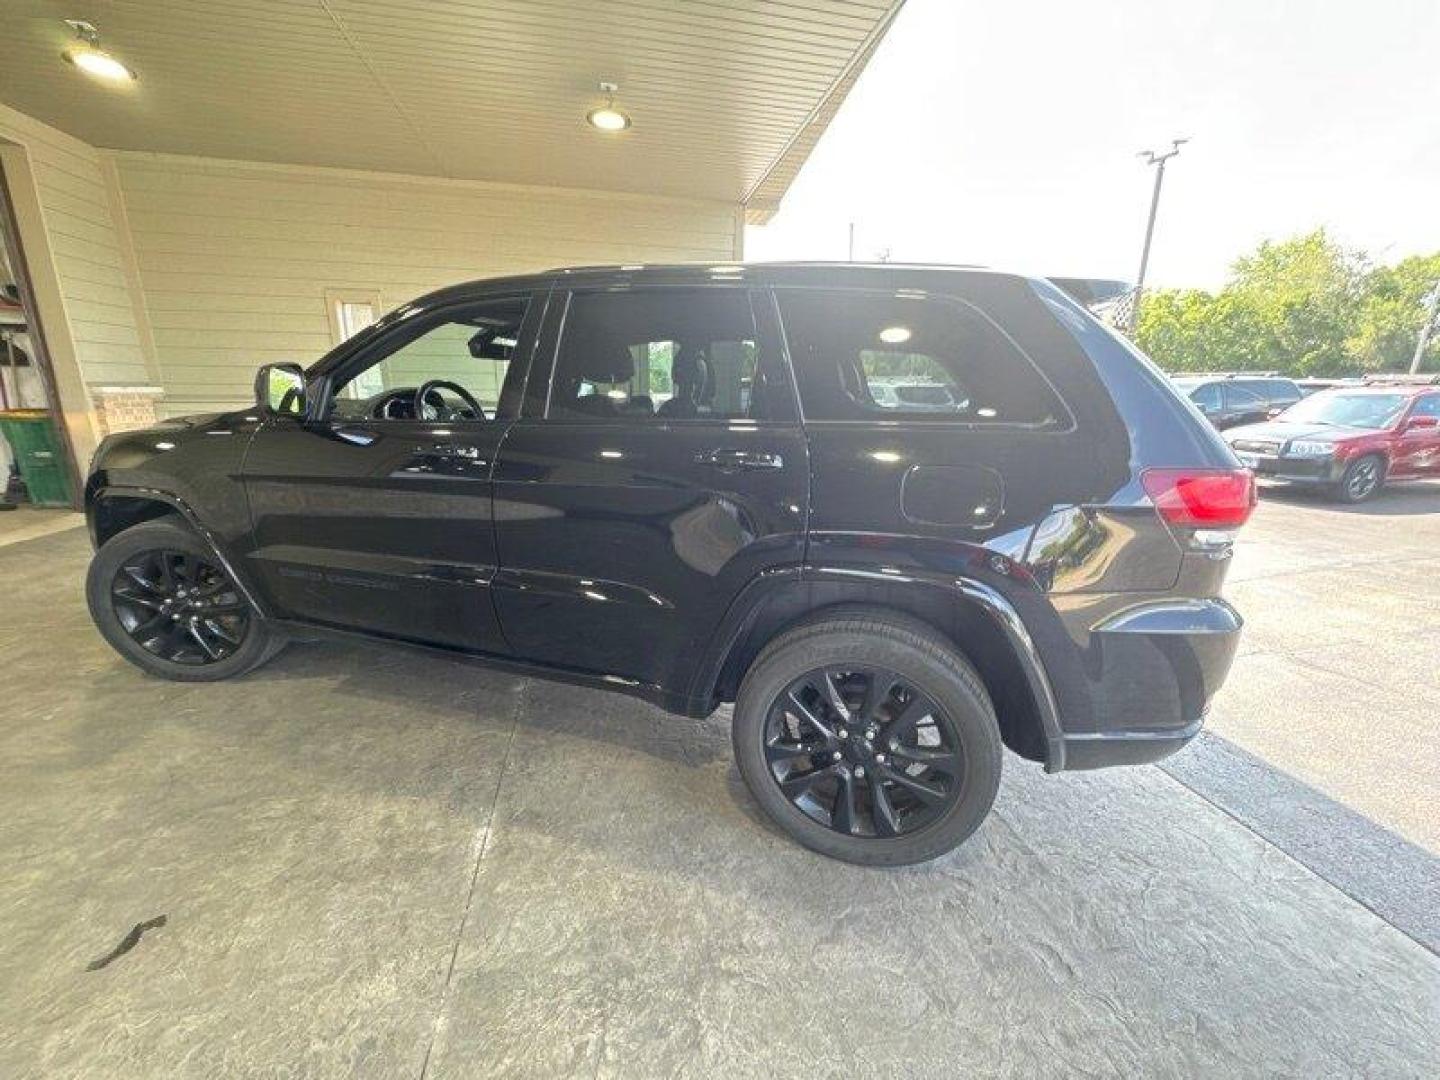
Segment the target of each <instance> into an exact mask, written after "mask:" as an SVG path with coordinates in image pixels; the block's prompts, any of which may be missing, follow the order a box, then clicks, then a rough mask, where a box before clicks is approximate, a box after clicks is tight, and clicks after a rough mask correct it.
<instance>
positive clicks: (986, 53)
mask: <svg viewBox="0 0 1440 1080" xmlns="http://www.w3.org/2000/svg"><path fill="white" fill-rule="evenodd" d="M1175 137H1186V138H1189V139H1190V142H1189V143H1187V144H1186V145H1185V146H1184V147H1183V149H1182V151H1181V154H1180V156H1179V157H1177V158H1175V159H1173V160H1172V161H1171V162H1170V163H1169V165H1168V166H1167V168H1166V173H1165V184H1164V191H1163V194H1162V196H1161V202H1160V212H1159V219H1158V223H1157V225H1156V232H1155V242H1154V247H1153V250H1152V253H1151V258H1150V270H1149V275H1148V280H1149V284H1151V285H1155V286H1161V287H1184V288H1209V289H1214V288H1218V287H1219V286H1220V285H1221V284H1223V282H1224V280H1225V278H1226V275H1227V272H1228V268H1229V267H1230V265H1231V263H1232V262H1233V261H1234V260H1235V258H1236V257H1237V256H1239V255H1242V254H1244V253H1245V252H1247V251H1249V250H1251V249H1252V248H1253V247H1254V246H1255V245H1256V244H1258V243H1259V242H1260V241H1261V240H1264V239H1267V238H1268V239H1283V238H1286V237H1289V236H1293V235H1296V234H1299V233H1302V232H1308V231H1309V230H1311V229H1313V228H1316V227H1317V226H1325V227H1326V228H1327V229H1328V230H1330V232H1331V234H1332V235H1333V236H1334V237H1335V238H1336V239H1338V240H1340V241H1341V242H1343V243H1345V244H1348V245H1352V246H1356V247H1360V248H1362V249H1364V250H1365V251H1367V252H1368V253H1369V254H1370V255H1371V257H1372V258H1374V259H1376V260H1377V261H1379V262H1383V263H1389V262H1394V261H1397V260H1398V259H1401V258H1403V257H1405V256H1406V255H1412V254H1418V253H1426V252H1434V251H1440V0H1348V2H1343V3H1341V2H1335V0H1309V2H1301V0H1246V2H1240V0H1184V2H1180V0H1111V2H1104V0H1101V2H1098V3H1097V2H1090V3H1079V2H1074V0H1069V2H1058V0H1026V2H1023V3H1006V2H1004V0H984V2H980V0H908V3H907V4H906V6H905V8H904V9H903V10H902V11H901V12H900V15H899V16H898V18H897V19H896V21H895V24H894V25H893V26H892V27H891V29H890V32H889V34H888V35H887V37H886V39H885V40H884V41H883V42H882V43H881V45H880V47H879V49H877V51H876V53H875V56H874V57H873V58H872V59H871V61H870V64H869V67H868V68H867V69H866V71H865V72H864V73H863V74H862V75H861V77H860V80H859V81H858V83H857V84H856V86H855V88H854V90H853V91H852V92H851V94H850V97H849V98H848V100H847V101H846V102H845V104H844V105H843V107H842V108H841V110H840V112H839V114H838V115H837V116H836V118H835V120H834V122H833V123H832V124H831V126H830V129H829V130H828V131H827V132H826V133H825V135H824V137H823V138H822V139H821V141H820V143H819V145H818V146H817V147H816V149H815V152H814V153H813V154H812V156H811V158H810V160H809V161H808V162H807V163H806V166H805V168H804V169H803V170H802V172H801V174H800V175H799V177H798V178H797V179H796V181H795V183H794V184H793V185H792V187H791V188H790V191H789V193H788V194H787V195H786V197H785V201H784V202H783V204H782V205H781V208H780V211H779V213H777V214H776V215H775V216H774V217H773V218H772V219H771V221H770V224H768V225H766V226H763V227H758V228H757V227H751V228H749V229H748V230H747V234H746V241H745V255H746V258H747V259H751V260H765V259H844V258H845V257H846V250H847V244H848V231H849V223H850V222H852V221H853V222H854V223H855V237H856V239H855V257H856V258H857V259H866V260H868V259H874V258H877V257H878V255H879V254H880V253H881V252H882V251H884V250H886V249H888V251H889V253H890V257H891V258H892V259H894V260H895V261H898V262H947V263H979V264H983V265H987V266H995V267H1001V268H1005V269H1013V270H1020V271H1026V272H1031V273H1040V274H1068V275H1075V276H1083V277H1113V278H1122V279H1125V280H1131V281H1133V280H1134V278H1135V273H1136V270H1137V268H1138V266H1139V260H1140V247H1141V242H1142V240H1143V237H1144V230H1145V216H1146V213H1147V211H1148V209H1149V200H1150V192H1151V185H1152V183H1153V177H1154V173H1153V171H1152V169H1150V168H1148V167H1147V166H1146V165H1145V163H1144V162H1143V161H1142V159H1140V158H1139V157H1137V156H1136V155H1137V152H1138V151H1140V150H1143V149H1147V148H1168V146H1169V145H1170V140H1171V139H1172V138H1175Z"/></svg>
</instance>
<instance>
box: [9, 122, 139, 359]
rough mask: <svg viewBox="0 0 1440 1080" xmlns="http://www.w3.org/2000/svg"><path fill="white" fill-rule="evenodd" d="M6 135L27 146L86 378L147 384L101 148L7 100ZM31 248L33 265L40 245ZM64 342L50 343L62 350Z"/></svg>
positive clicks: (134, 300)
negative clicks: (34, 117) (15, 107)
mask: <svg viewBox="0 0 1440 1080" xmlns="http://www.w3.org/2000/svg"><path fill="white" fill-rule="evenodd" d="M0 139H3V140H6V141H9V142H12V143H15V144H17V145H19V146H20V147H22V148H23V149H24V151H25V156H26V159H27V160H28V165H29V171H30V174H31V177H32V178H33V180H34V185H35V192H36V195H37V197H38V199H39V203H40V210H41V213H42V216H43V218H44V222H45V233H46V237H47V238H48V241H49V243H48V247H49V255H50V260H51V263H52V265H53V269H54V274H55V277H56V279H57V281H58V283H59V287H60V293H61V296H62V297H63V300H64V307H65V316H66V323H67V325H68V329H69V337H70V339H71V341H72V342H73V345H74V355H75V358H76V359H77V360H78V363H79V367H80V374H81V376H82V377H83V378H84V380H85V382H86V383H88V384H90V385H91V386H97V385H109V384H143V383H146V382H148V381H149V375H148V373H147V369H146V362H145V361H146V358H145V355H144V351H143V349H142V347H141V341H140V335H139V332H138V330H137V319H136V306H135V305H136V303H137V301H138V298H137V297H135V296H133V295H132V293H131V292H130V290H129V288H128V286H127V283H126V280H125V270H124V259H123V255H122V247H121V244H122V235H123V234H122V232H121V230H120V229H119V228H118V227H117V225H116V221H115V216H114V213H113V207H112V206H111V204H110V201H109V198H108V196H107V192H106V186H105V174H104V159H103V157H102V155H101V152H99V151H96V150H95V149H93V148H92V147H89V146H87V145H86V144H84V143H82V142H80V141H78V140H76V139H73V138H71V137H70V136H68V135H65V134H63V133H62V132H59V131H56V130H55V129H54V128H51V127H48V126H46V125H45V124H42V123H39V122H38V121H36V120H32V119H31V118H29V117H27V116H24V115H22V114H21V113H18V112H16V111H15V110H13V109H10V108H7V107H5V106H3V105H0ZM16 179H18V178H12V182H14V181H15V180H16ZM26 247H27V255H28V257H29V259H30V261H31V262H32V263H33V262H34V261H35V259H36V258H37V257H38V252H39V250H40V249H41V247H42V245H39V244H32V243H27V245H26ZM31 271H32V274H38V273H39V272H40V268H39V267H34V266H32V268H31ZM53 336H56V337H58V336H59V335H58V334H54V335H53ZM62 347H63V343H62V342H60V341H52V343H51V348H52V350H55V351H57V352H58V351H60V350H61V348H62ZM55 359H56V361H57V363H58V362H60V361H61V359H62V358H61V357H60V356H57V357H56V358H55Z"/></svg>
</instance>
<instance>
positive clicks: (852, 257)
mask: <svg viewBox="0 0 1440 1080" xmlns="http://www.w3.org/2000/svg"><path fill="white" fill-rule="evenodd" d="M845 261H846V262H854V261H855V223H854V222H853V221H852V222H850V247H849V249H848V250H847V253H846V255H845Z"/></svg>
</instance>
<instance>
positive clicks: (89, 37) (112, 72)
mask: <svg viewBox="0 0 1440 1080" xmlns="http://www.w3.org/2000/svg"><path fill="white" fill-rule="evenodd" d="M65 24H66V25H67V26H69V27H70V29H72V30H74V31H75V37H76V38H77V39H78V44H76V45H72V46H71V47H70V48H68V49H66V50H65V51H64V52H63V53H61V54H60V55H61V56H63V57H64V58H65V59H66V61H67V62H69V63H71V64H74V65H75V66H76V67H77V68H79V69H80V70H81V71H83V72H84V73H85V74H86V75H91V76H94V77H95V78H97V79H104V80H105V81H106V82H111V83H126V82H134V81H135V79H136V78H137V76H136V74H135V72H133V71H131V70H130V69H129V68H128V67H126V66H125V65H124V64H122V63H121V62H120V61H119V60H116V59H115V57H113V56H111V55H110V54H109V53H107V52H106V51H105V50H104V49H102V48H100V31H99V30H96V29H95V27H94V25H93V24H91V23H88V22H85V21H84V20H83V19H66V20H65Z"/></svg>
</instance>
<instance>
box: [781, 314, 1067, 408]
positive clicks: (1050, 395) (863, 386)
mask: <svg viewBox="0 0 1440 1080" xmlns="http://www.w3.org/2000/svg"><path fill="white" fill-rule="evenodd" d="M775 295H776V298H777V300H778V302H779V305H780V314H781V318H782V320H783V322H784V325H785V337H786V340H787V341H788V342H789V346H790V357H791V361H792V363H793V364H794V367H795V377H796V380H797V381H798V383H799V386H800V402H801V407H802V409H803V410H804V413H805V418H806V419H807V420H895V419H904V420H915V421H927V422H944V421H950V422H961V423H966V424H980V425H986V424H1019V425H1026V426H1045V427H1051V426H1054V427H1065V426H1068V424H1069V422H1070V421H1069V414H1068V413H1067V411H1066V410H1065V407H1064V405H1062V404H1061V402H1060V399H1059V398H1058V397H1057V396H1056V393H1055V391H1054V389H1053V388H1052V387H1051V386H1050V384H1049V383H1048V382H1047V381H1046V379H1045V377H1044V376H1042V375H1041V374H1040V372H1039V370H1037V369H1036V367H1035V365H1034V364H1032V363H1031V362H1030V359H1029V358H1028V357H1027V356H1026V355H1025V354H1024V353H1023V352H1021V351H1020V349H1019V347H1018V346H1017V345H1015V343H1014V342H1013V341H1011V340H1010V339H1009V338H1008V337H1006V335H1005V334H1004V333H1002V332H1001V331H1000V329H999V328H998V327H997V326H996V325H995V324H994V323H992V322H991V321H990V320H989V319H988V318H986V317H985V316H984V315H983V314H981V313H980V312H979V311H977V310H976V309H974V308H973V307H971V306H970V305H969V304H966V303H964V302H961V301H958V300H951V299H948V298H937V297H926V296H913V295H908V294H893V293H881V292H864V291H859V290H840V289H836V290H822V289H777V290H776V292H775Z"/></svg>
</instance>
